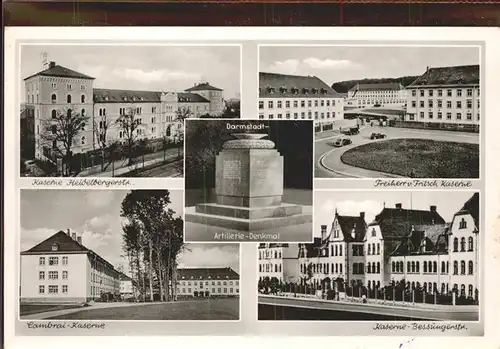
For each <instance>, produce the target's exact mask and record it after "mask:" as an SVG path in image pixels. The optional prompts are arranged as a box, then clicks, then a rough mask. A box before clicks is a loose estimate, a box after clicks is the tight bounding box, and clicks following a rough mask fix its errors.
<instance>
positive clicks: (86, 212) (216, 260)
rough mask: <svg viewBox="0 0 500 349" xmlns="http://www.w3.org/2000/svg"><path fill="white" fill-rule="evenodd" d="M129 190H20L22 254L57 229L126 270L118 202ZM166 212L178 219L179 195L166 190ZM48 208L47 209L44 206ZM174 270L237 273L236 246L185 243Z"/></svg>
mask: <svg viewBox="0 0 500 349" xmlns="http://www.w3.org/2000/svg"><path fill="white" fill-rule="evenodd" d="M128 192H129V191H128V190H31V189H30V190H21V251H25V250H27V249H30V248H31V247H33V246H35V245H36V244H38V243H40V242H42V241H43V240H45V239H46V238H48V237H50V236H52V235H53V234H55V233H57V232H58V231H59V230H63V231H66V230H67V229H70V230H71V231H73V232H76V233H77V235H78V236H80V235H81V236H82V243H83V245H84V246H86V247H88V248H90V249H92V250H94V251H95V252H97V253H98V254H99V255H100V256H101V257H103V258H104V259H106V260H107V261H108V262H110V263H111V264H113V265H114V266H115V267H118V266H119V265H120V264H121V265H123V267H124V270H125V271H128V268H129V267H128V261H127V259H126V258H124V257H122V254H123V251H122V236H121V235H122V222H123V220H122V218H121V217H120V207H121V202H122V200H123V198H124V197H125V195H126V194H127V193H128ZM170 201H171V204H169V208H171V209H173V210H174V211H175V212H176V216H180V215H181V214H182V209H183V207H182V205H183V191H182V190H170ZM47 203H50V205H47ZM178 263H179V267H181V268H183V267H191V268H196V267H228V266H229V267H232V268H233V269H234V270H235V271H237V272H238V271H239V247H238V245H237V244H186V249H185V252H183V253H182V255H180V256H179V259H178Z"/></svg>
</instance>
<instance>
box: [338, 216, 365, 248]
mask: <svg viewBox="0 0 500 349" xmlns="http://www.w3.org/2000/svg"><path fill="white" fill-rule="evenodd" d="M335 217H336V219H337V220H338V222H339V225H340V230H341V231H342V235H343V236H344V241H345V242H363V240H364V238H365V233H366V228H367V224H366V222H365V219H364V218H363V217H361V216H341V215H339V214H338V213H336V214H335ZM332 229H333V225H332ZM353 230H354V232H355V234H354V237H353V236H352V232H353Z"/></svg>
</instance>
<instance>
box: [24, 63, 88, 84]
mask: <svg viewBox="0 0 500 349" xmlns="http://www.w3.org/2000/svg"><path fill="white" fill-rule="evenodd" d="M52 63H53V62H51V65H50V66H49V68H48V69H45V70H42V71H41V72H38V73H36V74H33V75H31V76H28V77H27V78H24V80H28V79H31V78H33V77H35V76H39V75H40V76H55V77H61V78H74V79H87V80H95V78H93V77H91V76H88V75H85V74H82V73H79V72H77V71H74V70H71V69H69V68H66V67H63V66H60V65H56V64H55V63H54V64H52Z"/></svg>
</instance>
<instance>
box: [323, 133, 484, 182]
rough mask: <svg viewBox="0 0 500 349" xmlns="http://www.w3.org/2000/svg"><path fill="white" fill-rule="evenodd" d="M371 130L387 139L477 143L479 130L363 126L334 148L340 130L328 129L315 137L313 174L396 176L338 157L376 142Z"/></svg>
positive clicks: (341, 176)
mask: <svg viewBox="0 0 500 349" xmlns="http://www.w3.org/2000/svg"><path fill="white" fill-rule="evenodd" d="M372 132H382V133H385V134H386V135H387V138H386V139H398V138H420V139H432V140H436V141H445V142H460V143H472V144H479V134H476V133H465V132H453V131H439V130H419V129H407V128H398V127H380V126H374V127H371V126H363V127H362V128H361V131H360V133H359V134H358V135H355V136H350V138H351V140H352V142H353V143H352V144H351V145H349V146H345V147H342V148H335V147H333V146H332V145H331V144H332V143H333V142H334V141H335V139H336V138H338V137H339V136H340V133H339V132H331V133H330V135H328V134H322V135H321V136H320V139H318V138H317V139H316V141H315V161H316V165H315V176H316V178H331V177H337V178H397V177H400V176H398V175H393V174H389V173H382V172H378V171H372V170H366V169H362V168H359V167H354V166H350V165H347V164H344V163H343V162H342V161H341V159H340V157H341V156H342V154H344V153H345V152H346V151H347V150H349V149H352V148H355V147H357V146H360V145H363V144H366V143H370V142H377V140H370V135H371V133H372Z"/></svg>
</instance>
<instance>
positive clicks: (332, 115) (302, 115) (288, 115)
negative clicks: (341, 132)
mask: <svg viewBox="0 0 500 349" xmlns="http://www.w3.org/2000/svg"><path fill="white" fill-rule="evenodd" d="M320 115H321V119H325V115H326V119H330V118H335V112H331V113H330V112H329V111H327V112H326V113H324V112H322V113H321V114H320V113H318V112H317V111H316V112H314V118H315V119H316V120H318V119H319V118H320ZM268 118H269V119H274V114H269V115H268ZM291 118H292V114H291V113H290V112H287V113H286V114H285V119H291ZM293 118H294V119H298V118H299V113H297V112H294V113H293ZM300 118H301V119H305V118H306V113H305V112H301V113H300ZM259 119H264V114H259ZM276 119H283V114H281V113H279V114H276ZM307 119H312V112H311V111H308V112H307Z"/></svg>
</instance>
